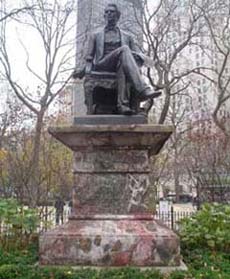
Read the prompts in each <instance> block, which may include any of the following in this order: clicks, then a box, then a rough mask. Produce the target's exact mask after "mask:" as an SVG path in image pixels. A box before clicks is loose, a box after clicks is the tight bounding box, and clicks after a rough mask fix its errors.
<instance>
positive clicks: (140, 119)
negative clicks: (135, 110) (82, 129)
mask: <svg viewBox="0 0 230 279" xmlns="http://www.w3.org/2000/svg"><path fill="white" fill-rule="evenodd" d="M74 124H75V125H132V124H147V118H146V117H145V116H143V115H132V116H124V115H86V116H82V117H75V118H74Z"/></svg>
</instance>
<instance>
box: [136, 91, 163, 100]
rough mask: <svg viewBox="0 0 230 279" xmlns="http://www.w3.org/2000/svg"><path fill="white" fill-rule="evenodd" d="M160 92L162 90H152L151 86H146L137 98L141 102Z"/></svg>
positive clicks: (154, 96)
mask: <svg viewBox="0 0 230 279" xmlns="http://www.w3.org/2000/svg"><path fill="white" fill-rule="evenodd" d="M161 94H162V91H154V90H153V89H151V88H146V89H145V90H143V91H142V92H141V93H140V95H139V96H138V99H139V100H140V101H141V102H143V101H146V100H148V99H153V98H157V97H159V96H160V95H161Z"/></svg>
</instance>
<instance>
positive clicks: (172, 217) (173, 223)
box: [154, 207, 194, 231]
mask: <svg viewBox="0 0 230 279" xmlns="http://www.w3.org/2000/svg"><path fill="white" fill-rule="evenodd" d="M193 214H194V211H175V210H174V208H173V207H171V210H169V211H156V213H155V214H154V219H155V220H160V221H161V222H162V223H163V224H164V225H166V226H167V227H169V228H170V229H172V230H174V231H177V230H178V229H179V221H180V220H182V219H183V218H186V217H191V216H192V215H193Z"/></svg>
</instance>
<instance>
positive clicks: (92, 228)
mask: <svg viewBox="0 0 230 279" xmlns="http://www.w3.org/2000/svg"><path fill="white" fill-rule="evenodd" d="M150 224H151V225H150ZM149 227H151V228H152V229H151V230H149V229H148V228H149ZM153 228H154V230H153ZM40 264H42V265H54V264H55V265H67V264H68V265H75V266H76V265H82V264H83V265H93V266H127V265H128V266H177V265H179V264H180V248H179V240H178V237H177V236H176V235H175V234H174V233H173V232H172V231H170V230H169V229H167V228H166V227H164V226H162V225H161V224H159V223H157V222H156V221H153V220H135V216H134V218H133V220H131V218H130V219H125V218H124V219H121V220H120V219H117V220H109V219H108V220H96V219H95V220H93V221H91V220H75V221H74V220H71V221H69V222H68V223H67V224H65V225H63V226H60V227H58V228H56V229H54V230H52V231H49V232H47V233H45V234H43V235H42V236H41V238H40Z"/></svg>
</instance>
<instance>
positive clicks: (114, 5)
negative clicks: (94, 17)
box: [107, 3, 121, 19]
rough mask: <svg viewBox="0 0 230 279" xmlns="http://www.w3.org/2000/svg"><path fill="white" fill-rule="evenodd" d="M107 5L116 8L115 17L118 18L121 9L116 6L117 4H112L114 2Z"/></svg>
mask: <svg viewBox="0 0 230 279" xmlns="http://www.w3.org/2000/svg"><path fill="white" fill-rule="evenodd" d="M108 6H112V7H114V8H115V9H116V12H117V17H118V19H119V18H120V16H121V11H120V10H119V9H118V6H117V4H114V3H109V4H108V5H107V7H108Z"/></svg>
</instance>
